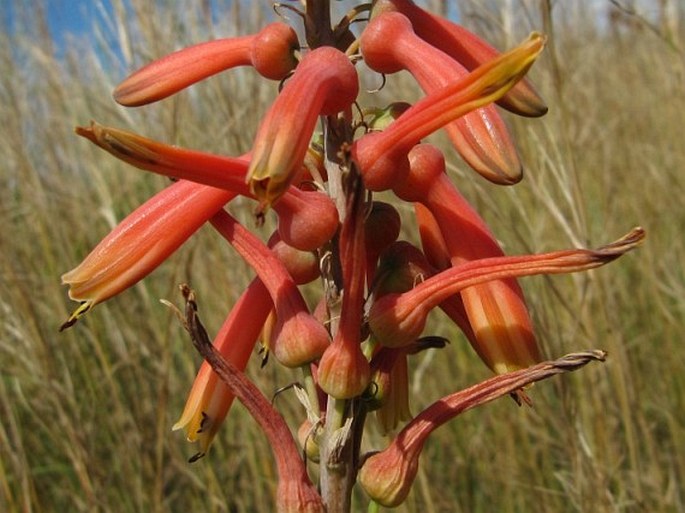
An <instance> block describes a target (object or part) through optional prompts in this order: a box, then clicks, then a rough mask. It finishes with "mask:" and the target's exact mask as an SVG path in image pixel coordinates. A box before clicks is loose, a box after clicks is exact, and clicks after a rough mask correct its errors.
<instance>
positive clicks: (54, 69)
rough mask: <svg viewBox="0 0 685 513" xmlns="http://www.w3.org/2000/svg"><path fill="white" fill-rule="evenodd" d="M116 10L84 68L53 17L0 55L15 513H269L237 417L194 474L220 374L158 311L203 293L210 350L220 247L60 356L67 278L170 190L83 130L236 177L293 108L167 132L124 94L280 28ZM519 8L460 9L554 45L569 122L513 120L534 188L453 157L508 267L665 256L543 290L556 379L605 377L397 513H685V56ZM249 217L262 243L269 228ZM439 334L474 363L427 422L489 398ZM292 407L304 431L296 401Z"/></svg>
mask: <svg viewBox="0 0 685 513" xmlns="http://www.w3.org/2000/svg"><path fill="white" fill-rule="evenodd" d="M113 4H114V6H115V11H116V15H115V16H114V17H113V18H109V19H103V20H101V21H100V23H99V24H98V26H97V27H96V29H95V31H94V33H93V35H92V36H90V37H89V38H88V40H83V39H77V38H74V39H73V40H72V41H71V44H70V46H69V47H68V48H67V49H66V51H65V52H62V50H61V49H59V48H55V46H54V45H53V44H52V42H51V38H50V34H49V33H48V32H47V31H46V28H45V27H46V25H45V23H44V22H41V10H40V4H39V3H36V4H35V5H33V4H31V5H30V6H27V5H28V4H27V3H23V2H18V1H16V2H14V4H13V5H14V6H15V9H16V10H17V12H20V13H23V14H24V15H23V16H19V18H20V23H21V27H20V30H16V31H9V30H5V31H2V32H0V120H2V125H1V126H0V152H1V153H0V155H1V156H2V160H1V162H2V164H1V167H0V223H1V226H2V229H1V230H0V251H1V254H2V257H1V258H0V319H1V324H0V330H1V331H0V333H1V335H0V362H1V363H0V365H1V371H0V372H1V379H0V510H1V511H7V512H29V511H33V512H43V511H74V512H79V511H88V512H92V511H103V512H105V511H106V512H141V511H153V512H155V511H160V512H161V511H231V512H233V511H235V512H239V511H246V512H248V511H270V510H271V509H272V508H273V502H272V499H271V495H272V492H273V491H274V489H275V483H274V469H273V467H272V464H271V459H270V453H269V448H268V446H267V444H266V441H265V439H264V438H263V436H262V435H261V434H260V433H259V432H258V431H257V430H255V429H254V425H253V423H252V422H251V420H250V419H249V418H247V415H246V414H245V413H244V411H243V410H242V408H241V407H240V406H237V407H235V408H234V409H233V410H232V412H231V413H230V416H229V419H228V422H227V423H226V425H225V427H224V428H223V429H222V431H221V433H220V435H219V437H218V440H217V441H216V443H215V445H214V447H213V449H212V451H211V452H210V454H209V455H208V456H207V457H206V458H205V459H203V460H201V461H200V462H198V463H195V464H192V465H191V464H188V463H187V461H186V460H187V458H188V457H189V456H190V455H192V454H193V449H192V448H191V447H189V446H188V444H187V443H186V442H185V441H184V440H183V437H182V436H181V435H180V434H178V433H171V432H170V426H171V425H172V424H173V422H174V421H175V420H176V418H177V416H178V415H179V413H180V410H181V408H182V406H183V403H184V400H185V394H186V392H187V390H188V388H189V386H190V384H191V382H192V379H193V376H194V372H195V370H196V368H197V365H198V363H199V361H198V358H197V357H196V355H195V354H194V352H193V350H192V348H191V345H190V343H189V341H188V340H187V339H186V337H185V335H184V333H183V331H182V329H181V328H180V326H179V325H178V323H177V322H176V320H175V319H174V317H173V315H172V314H171V313H170V312H169V311H168V309H166V308H165V307H163V306H162V305H160V304H159V302H158V299H159V298H168V299H170V300H172V301H176V302H177V300H178V294H177V292H176V285H177V284H178V283H181V282H188V283H190V284H191V286H192V287H193V288H195V289H196V291H197V292H198V295H199V302H200V308H201V309H202V311H201V313H202V316H203V318H204V319H205V321H206V324H207V326H208V328H209V329H210V330H212V331H215V330H216V329H217V328H218V325H219V323H220V321H221V316H222V315H223V313H225V311H226V310H227V309H228V308H229V307H230V305H231V304H232V303H233V302H234V301H235V300H236V298H237V297H238V294H239V293H240V291H241V289H242V287H243V285H244V284H245V283H246V282H247V280H249V279H250V278H251V274H250V271H249V269H248V268H247V267H246V266H244V265H243V264H241V263H240V262H239V261H238V260H237V259H236V256H235V254H233V253H232V252H231V250H230V249H227V248H225V246H224V245H223V244H222V242H221V241H220V240H219V238H218V237H217V236H216V235H215V234H214V233H212V232H211V230H203V231H201V233H199V234H197V236H196V237H194V238H193V239H192V240H191V241H190V242H189V243H188V244H187V245H186V246H184V247H183V248H182V249H181V250H180V251H179V252H178V253H177V254H176V255H175V256H174V257H173V258H172V259H170V261H168V262H167V263H165V264H164V265H163V266H162V267H161V268H160V269H158V271H157V272H156V273H155V274H154V275H153V276H151V277H150V278H149V279H146V280H145V281H144V282H143V283H141V284H139V285H136V286H135V287H133V288H132V289H131V290H129V291H127V292H125V293H124V294H122V295H121V296H120V297H118V298H115V299H113V300H111V301H109V302H108V303H106V304H103V305H100V306H98V307H97V308H96V309H95V310H94V311H93V312H91V313H90V314H89V315H88V316H87V317H86V318H85V319H84V320H83V321H82V322H80V323H79V324H78V325H77V326H76V327H75V328H73V329H71V330H69V331H67V332H65V333H62V334H59V333H58V332H57V327H58V326H59V325H60V323H61V322H62V321H64V320H65V319H66V317H67V315H68V311H69V309H70V308H72V307H73V304H70V302H69V301H68V299H67V297H66V293H65V290H64V289H63V288H62V287H61V286H60V284H59V276H60V274H62V273H63V272H65V271H67V270H69V269H71V268H72V267H74V266H75V265H76V264H77V263H78V262H79V260H80V259H81V258H82V257H83V256H85V255H86V254H87V252H88V251H89V250H90V249H91V248H92V247H93V246H94V245H95V244H96V243H97V241H98V240H99V239H100V238H101V237H102V236H103V235H104V234H105V233H107V232H108V231H109V229H111V228H112V227H113V226H114V225H115V224H116V223H117V222H118V221H119V220H121V219H122V218H123V217H124V216H125V215H126V214H127V213H128V212H130V211H131V210H132V209H133V208H135V206H137V205H138V204H140V203H141V202H142V201H144V200H145V199H146V198H148V197H149V196H151V195H152V194H153V193H154V192H155V191H157V190H159V189H161V188H162V187H163V186H164V185H165V184H166V182H165V180H164V179H162V178H160V177H154V176H149V175H144V174H142V173H140V172H138V171H136V170H133V169H131V168H129V167H127V166H125V165H123V164H121V163H119V162H115V161H114V160H113V159H112V158H110V157H109V156H108V155H106V154H104V153H103V152H99V151H96V150H95V149H93V148H92V147H91V146H89V144H88V143H87V142H85V141H83V140H79V139H78V138H77V137H76V136H74V135H73V133H72V128H73V126H74V125H76V124H86V123H88V121H89V120H90V119H91V118H93V119H96V120H98V121H100V122H103V123H106V124H110V125H115V126H121V127H125V128H131V129H134V130H136V131H138V132H140V133H143V134H146V135H150V136H151V137H157V138H160V139H163V140H165V141H169V142H172V143H177V144H182V145H185V146H189V147H195V148H202V149H207V150H210V151H217V152H223V153H226V154H231V155H235V154H239V153H242V152H244V151H245V150H246V149H248V148H249V146H250V140H251V137H252V135H253V133H254V130H255V127H256V123H257V122H258V120H259V118H260V115H261V113H262V112H264V109H265V106H266V105H267V104H268V101H269V99H270V98H272V97H273V96H274V95H275V93H276V86H275V85H274V84H265V83H263V82H262V81H260V80H258V79H257V78H256V77H255V76H254V75H253V74H252V73H250V72H249V71H240V70H238V71H236V72H231V73H226V74H223V75H222V76H219V77H215V78H214V79H212V80H211V81H208V82H206V83H203V84H200V85H197V86H195V87H194V88H193V89H192V90H191V91H188V92H184V93H182V94H180V95H178V96H177V97H175V98H173V99H169V100H165V101H164V102H161V103H159V104H155V105H152V106H149V107H144V108H141V109H138V110H135V111H131V110H124V109H122V108H119V107H117V106H115V104H114V102H113V101H112V100H111V98H110V91H111V90H112V87H113V85H114V84H115V83H116V82H117V81H118V80H120V79H121V78H122V77H123V76H124V74H125V73H126V72H127V71H130V70H131V69H134V68H135V67H137V66H139V65H141V64H142V63H144V62H147V61H148V60H150V59H151V58H153V57H155V56H160V55H163V54H165V53H168V52H169V51H171V50H173V49H176V48H178V47H180V46H183V45H187V44H191V43H194V42H198V41H202V40H206V39H209V38H210V37H218V36H225V35H232V34H236V33H248V32H250V31H252V30H253V29H254V28H255V27H256V26H258V24H260V23H261V22H262V21H263V20H264V19H270V17H271V16H272V14H270V11H268V9H267V8H266V7H264V6H262V5H261V4H260V7H264V8H263V9H261V8H253V9H246V8H245V7H244V4H243V3H238V2H235V3H233V2H230V1H228V0H226V1H225V2H214V3H211V5H213V6H214V7H215V8H216V9H217V12H218V13H220V15H218V16H217V15H216V14H215V13H212V10H211V9H210V8H209V7H207V6H208V5H210V3H208V2H207V3H203V2H200V3H199V5H198V3H197V2H190V1H179V2H173V3H171V4H172V5H173V7H152V5H153V3H147V2H143V1H139V0H132V1H131V2H123V1H122V0H115V1H113ZM264 4H266V2H265V3H264ZM502 4H503V5H504V4H505V3H504V2H502ZM510 4H512V2H508V3H507V5H510ZM513 5H514V7H519V6H518V4H517V3H516V2H513ZM522 5H523V7H522V8H520V9H518V10H517V11H515V13H516V17H515V18H514V19H513V21H514V22H512V18H511V16H510V14H511V13H510V12H509V11H506V10H504V11H498V13H497V14H493V12H494V11H492V10H484V9H483V8H482V7H479V6H478V4H477V3H474V4H473V5H471V4H466V3H463V4H461V6H462V15H464V16H465V22H467V23H469V24H471V26H473V27H477V29H478V30H479V31H481V32H482V33H487V34H489V36H490V37H491V38H492V40H493V41H494V42H495V43H497V44H503V45H504V44H506V42H508V41H515V40H516V39H518V38H519V36H522V35H524V34H525V32H527V31H528V30H529V29H531V28H545V29H546V30H547V31H548V32H549V33H551V35H552V37H553V42H554V44H553V47H552V48H551V50H552V51H549V52H547V53H546V55H545V56H544V57H543V59H542V61H541V62H540V63H538V64H536V66H535V68H534V70H533V72H532V75H533V79H534V81H535V82H536V83H537V84H538V85H539V89H540V90H541V91H542V93H543V95H544V96H545V98H546V99H547V101H548V103H549V105H550V113H549V114H548V115H547V116H546V117H545V118H543V119H542V120H520V119H513V118H510V117H509V118H507V119H508V120H509V121H510V123H511V126H512V130H513V131H514V133H515V136H516V139H517V141H518V145H519V148H520V151H521V154H522V158H523V160H524V162H525V163H526V170H527V174H526V178H525V180H524V181H523V182H522V183H521V184H519V185H517V186H516V187H514V188H508V189H502V188H497V187H493V186H491V185H488V184H486V183H484V182H483V181H480V180H479V179H477V178H475V177H474V176H472V175H471V174H469V172H467V171H465V170H463V166H462V165H461V163H459V162H458V159H457V158H456V157H453V158H452V159H451V161H452V162H453V163H454V164H453V167H454V169H453V172H454V175H453V177H454V178H455V180H456V181H457V183H458V184H459V186H460V187H461V188H462V189H463V191H464V193H465V194H466V195H467V196H468V197H469V198H470V199H471V200H472V201H473V202H474V204H476V205H477V207H478V208H479V209H480V211H481V212H482V213H483V215H484V216H485V217H486V219H487V220H488V221H490V222H491V224H492V226H493V227H494V229H495V231H496V233H497V234H498V237H499V238H500V240H501V241H502V243H503V245H504V246H505V248H506V250H507V252H509V253H519V252H526V251H544V250H550V249H553V248H557V247H564V246H569V245H586V244H588V245H599V244H601V243H604V242H608V241H610V240H613V239H614V238H616V237H618V236H619V235H621V234H622V233H624V232H625V231H627V230H628V229H629V228H631V227H632V226H634V225H636V224H641V225H643V226H644V227H645V228H646V230H647V232H648V241H647V243H646V244H645V245H644V246H643V247H642V248H641V249H640V250H639V251H637V252H636V253H633V254H631V255H629V256H627V257H625V258H623V259H621V260H620V261H619V262H617V263H615V264H613V265H611V266H610V267H608V268H606V269H601V270H598V271H594V272H591V273H588V274H584V275H579V276H572V277H554V278H550V279H545V278H532V279H529V280H527V281H525V282H524V283H523V284H524V287H525V289H526V292H527V296H528V298H529V303H530V307H531V309H532V312H533V315H534V318H535V322H536V325H537V328H538V330H539V335H540V339H541V343H542V344H543V346H544V349H545V352H546V353H547V354H548V355H549V356H559V355H561V354H564V353H566V352H570V351H573V350H580V349H584V348H590V347H600V348H604V349H606V350H608V351H609V360H608V362H607V363H606V364H604V365H601V366H600V365H596V366H594V367H592V368H587V369H585V370H583V371H582V372H579V373H577V374H574V375H569V376H564V377H561V378H558V379H555V380H553V381H551V382H546V383H543V384H540V385H537V386H535V387H534V388H533V389H532V390H531V391H530V395H531V396H532V397H533V399H534V402H535V407H534V408H533V409H525V408H517V407H516V406H515V405H514V404H513V402H511V401H508V400H500V401H498V402H496V403H493V404H491V405H488V406H486V407H483V408H481V409H478V410H476V411H472V412H469V413H467V414H465V415H464V416H463V417H460V418H459V419H458V420H456V421H454V422H453V423H452V424H450V425H449V426H446V427H443V428H442V429H440V430H438V431H437V432H436V433H435V435H434V436H433V437H432V439H431V441H430V442H429V443H428V445H427V447H426V449H425V451H424V456H423V459H422V461H423V468H422V470H421V472H420V475H419V479H418V484H417V486H416V489H415V491H414V492H413V493H412V495H411V496H410V498H409V500H408V502H407V504H406V505H405V506H402V507H401V508H400V511H434V512H453V511H454V512H470V513H477V512H492V511H499V512H530V511H536V512H555V513H556V512H577V511H580V512H619V511H620V512H638V511H645V512H655V511H664V512H671V511H673V512H682V511H685V491H684V490H683V488H682V485H681V483H682V482H683V481H685V453H684V451H685V449H683V448H684V447H685V415H684V414H683V411H685V373H683V369H684V368H685V349H683V348H682V347H681V344H682V340H683V334H684V328H685V265H683V263H684V262H685V242H684V241H683V236H682V234H683V232H684V231H685V209H683V199H682V198H683V197H685V149H684V148H685V144H684V139H683V119H684V118H683V113H684V112H685V69H684V65H683V62H685V57H684V52H685V37H683V34H682V32H680V33H668V34H667V33H666V32H665V31H662V32H660V28H659V27H658V25H656V24H655V25H650V24H648V23H647V22H648V21H649V20H648V19H640V18H639V17H637V18H636V17H632V18H631V19H632V23H631V24H629V25H628V26H623V27H620V28H617V29H616V30H609V29H600V28H598V26H597V25H596V23H595V21H596V20H595V19H586V18H584V17H583V14H582V13H583V10H582V9H573V10H572V9H568V10H566V11H563V10H562V9H563V6H555V8H554V9H555V10H553V11H552V12H551V16H547V17H546V16H544V14H545V13H544V7H545V5H547V4H546V3H545V2H542V3H541V4H540V5H541V6H542V7H541V8H540V9H542V10H540V9H538V4H536V8H535V9H532V8H527V9H526V8H525V6H529V5H530V4H529V3H528V2H523V3H522ZM607 5H608V4H607ZM680 16H681V17H682V12H681V13H680ZM22 20H23V21H22ZM681 21H682V18H681ZM543 25H544V27H543ZM674 26H676V27H677V24H676V25H674ZM680 26H681V27H682V26H683V24H682V23H681V24H680ZM507 27H515V29H514V28H511V29H509V32H507V30H505V29H506V28H507ZM664 30H665V29H664ZM406 84H408V82H407V81H403V80H397V81H395V82H394V83H393V82H392V81H391V83H390V84H389V86H388V87H396V88H403V87H405V86H406ZM396 90H397V89H396ZM401 90H403V89H401ZM409 94H410V93H409V92H407V95H409ZM241 208H242V209H241ZM235 212H236V214H237V215H239V216H243V219H244V220H245V222H246V223H248V224H249V223H251V220H250V215H249V213H250V211H249V206H247V205H240V204H239V205H238V206H237V208H236V209H235ZM264 235H266V230H265V231H264ZM442 321H443V319H442V318H440V317H438V316H436V318H435V319H434V323H433V325H432V326H431V330H432V331H433V332H435V333H439V334H442V335H445V336H448V337H449V338H450V339H452V341H453V343H452V344H451V346H450V347H449V348H448V349H446V350H444V357H442V358H437V357H436V355H435V354H428V355H426V356H425V357H423V359H422V360H420V361H418V362H416V364H417V372H416V374H415V375H414V376H415V378H414V382H413V383H412V384H413V395H414V396H413V403H414V411H419V409H420V407H421V406H423V405H425V404H427V403H429V402H431V401H433V400H435V399H436V398H438V397H440V396H441V395H444V394H445V393H448V392H450V391H453V390H455V389H456V388H461V387H464V386H467V385H469V384H471V383H474V382H476V381H479V380H481V379H483V378H485V377H487V376H488V372H487V370H486V369H485V367H484V366H483V365H482V364H480V363H479V362H478V360H477V358H476V357H475V355H473V354H472V353H471V351H470V350H469V349H468V348H467V346H466V344H465V343H464V341H463V340H462V339H461V338H460V336H459V335H458V334H457V333H456V332H455V331H454V330H453V329H452V328H450V327H449V326H448V325H447V324H446V323H444V322H442ZM258 363H259V362H253V364H252V366H251V368H250V370H249V372H250V374H251V376H254V377H255V379H256V380H257V382H258V383H259V384H260V386H261V387H262V389H263V390H264V391H265V392H266V393H267V394H269V393H272V392H273V391H274V390H276V389H277V388H278V387H280V386H283V385H286V384H288V383H289V382H290V381H292V380H293V379H295V376H294V375H292V374H290V373H288V372H285V371H281V370H278V369H276V368H275V367H276V366H275V365H269V366H267V368H266V369H265V370H260V369H259V368H258ZM277 401H278V402H277V404H278V405H279V407H280V408H282V409H283V410H285V411H286V414H287V415H288V416H289V417H292V416H294V414H295V413H298V412H297V407H296V406H295V405H290V404H289V398H288V397H287V394H286V395H282V396H279V398H278V399H277Z"/></svg>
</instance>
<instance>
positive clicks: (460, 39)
mask: <svg viewBox="0 0 685 513" xmlns="http://www.w3.org/2000/svg"><path fill="white" fill-rule="evenodd" d="M382 12H401V13H402V14H404V15H405V16H407V17H408V18H409V19H410V20H411V23H412V26H413V27H414V30H415V31H416V33H417V34H418V36H419V37H420V38H421V39H423V40H424V41H426V42H427V43H429V44H431V45H433V46H434V47H436V48H439V49H440V50H442V51H443V52H445V53H446V54H447V55H449V56H450V57H452V58H453V59H454V60H456V61H459V62H460V63H461V64H463V65H464V67H466V69H468V70H474V69H476V68H477V67H478V66H480V65H481V64H483V63H484V62H487V61H489V60H491V59H494V58H496V57H497V55H498V54H499V52H497V50H495V49H494V48H493V47H492V46H490V45H489V44H488V43H487V42H485V41H483V40H482V39H481V38H480V37H478V36H476V35H475V34H473V33H471V32H469V31H468V30H466V29H465V28H464V27H462V26H461V25H459V24H457V23H453V22H451V21H450V20H448V19H445V18H442V17H440V16H436V15H434V14H432V13H430V12H428V11H426V10H424V9H422V8H421V7H419V6H417V5H416V4H415V3H414V2H413V1H412V0H377V2H376V3H375V4H374V14H379V13H382ZM497 103H498V104H499V105H500V107H504V108H505V109H507V110H509V111H511V112H513V113H515V114H518V115H520V116H530V117H539V116H544V115H545V114H546V113H547V106H546V105H545V102H544V101H543V100H542V98H540V96H539V95H538V93H537V92H536V91H535V89H534V88H533V86H532V85H531V84H530V82H529V81H528V80H527V79H525V78H524V79H522V80H521V81H519V82H518V83H517V84H516V85H515V86H514V87H512V89H511V91H509V92H507V93H506V94H505V95H504V96H503V97H502V98H500V99H499V100H497Z"/></svg>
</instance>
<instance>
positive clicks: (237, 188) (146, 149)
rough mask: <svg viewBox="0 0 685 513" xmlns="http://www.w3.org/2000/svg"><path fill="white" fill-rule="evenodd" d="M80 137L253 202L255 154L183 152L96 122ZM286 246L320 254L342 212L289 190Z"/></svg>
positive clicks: (283, 229) (311, 194)
mask: <svg viewBox="0 0 685 513" xmlns="http://www.w3.org/2000/svg"><path fill="white" fill-rule="evenodd" d="M76 133H77V134H79V135H81V136H83V137H85V138H86V139H88V140H89V141H91V142H92V143H94V144H96V145H98V146H99V147H100V148H102V149H104V150H106V151H107V152H109V153H110V154H111V155H113V156H115V157H116V158H118V159H121V160H123V161H124V162H128V163H129V164H131V165H133V166H135V167H137V168H139V169H143V170H145V171H151V172H153V173H157V174H160V175H163V176H168V177H170V178H174V179H177V178H182V179H185V180H189V181H193V182H197V183H200V184H204V185H209V186H211V187H218V188H220V189H225V190H226V191H230V192H231V193H233V195H236V194H240V195H242V196H247V197H253V196H252V194H251V192H250V190H249V188H248V187H247V185H246V184H245V173H246V172H247V168H248V165H249V158H250V155H249V154H247V155H243V156H242V157H237V158H235V157H225V156H221V155H214V154H212V153H206V152H202V151H196V150H190V149H186V148H179V147H177V146H170V145H168V144H164V143H161V142H159V141H155V140H153V139H149V138H147V137H143V136H141V135H138V134H135V133H133V132H129V131H127V130H120V129H118V128H112V127H107V126H103V125H100V124H98V123H95V122H92V123H91V125H90V126H89V127H78V128H77V129H76ZM274 210H275V211H276V213H277V214H278V216H279V232H280V234H281V237H282V238H283V240H284V241H286V242H287V243H288V244H290V245H292V246H294V247H296V248H298V249H301V250H305V251H307V250H310V251H311V250H315V249H317V248H318V247H320V246H322V245H323V244H324V243H325V242H327V241H328V240H330V238H331V237H332V236H333V234H334V233H335V231H336V230H337V228H338V211H337V210H336V208H335V205H334V204H333V202H332V201H331V199H330V198H328V197H327V196H326V195H324V194H321V193H319V192H317V191H303V190H300V189H298V188H296V187H290V188H288V189H287V190H286V191H285V192H284V195H283V198H282V199H281V201H279V202H278V204H277V205H275V206H274Z"/></svg>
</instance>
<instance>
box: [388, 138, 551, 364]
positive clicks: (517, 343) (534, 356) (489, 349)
mask: <svg viewBox="0 0 685 513" xmlns="http://www.w3.org/2000/svg"><path fill="white" fill-rule="evenodd" d="M409 161H410V171H409V175H408V177H407V180H406V181H405V182H404V183H403V184H400V185H398V186H396V187H395V188H394V191H395V193H396V194H397V195H398V196H399V197H400V198H402V199H404V200H406V201H415V202H420V203H421V204H423V205H425V206H426V207H427V209H428V210H429V211H430V213H431V214H432V216H433V217H434V219H435V221H436V222H437V225H438V226H439V227H440V233H441V235H442V240H443V241H444V243H445V245H446V249H447V251H448V255H449V258H450V261H451V264H452V265H454V266H457V265H459V264H461V263H464V262H469V261H472V260H477V259H480V258H487V257H497V256H502V255H503V254H504V253H503V252H502V250H501V249H500V247H499V245H498V243H497V241H496V240H495V237H494V236H493V235H492V233H491V232H490V229H489V228H488V226H487V225H486V224H485V221H483V219H482V218H481V217H480V216H479V215H478V213H477V212H476V211H475V210H474V209H473V208H472V207H471V205H469V204H468V202H467V201H466V200H465V199H464V198H463V197H462V196H461V194H459V192H458V191H457V189H456V188H455V187H454V185H452V182H450V180H449V178H448V177H447V174H446V172H445V161H444V159H443V156H442V153H441V152H440V151H439V150H438V149H437V148H435V147H434V146H431V145H428V144H420V145H417V146H415V147H414V149H412V151H411V152H410V153H409ZM461 297H462V299H463V303H464V307H465V310H466V314H467V315H468V318H469V321H470V325H471V328H472V329H473V333H474V335H475V338H472V339H470V341H471V344H472V345H473V346H474V349H476V351H477V352H478V354H479V355H480V356H481V358H482V359H483V361H484V362H485V363H486V364H487V366H488V367H490V369H492V370H493V371H495V372H497V373H503V372H508V371H512V370H516V369H519V368H522V367H528V366H529V365H532V364H534V363H537V362H539V361H540V360H541V359H542V358H541V355H540V351H539V348H538V345H537V342H536V340H535V335H534V332H533V323H532V321H531V319H530V316H529V314H528V309H527V307H526V304H525V300H524V298H523V291H522V290H521V287H520V286H519V285H518V283H517V282H516V280H514V279H507V280H493V281H489V282H487V283H483V284H482V285H478V286H475V287H469V288H467V289H464V290H462V291H461Z"/></svg>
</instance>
